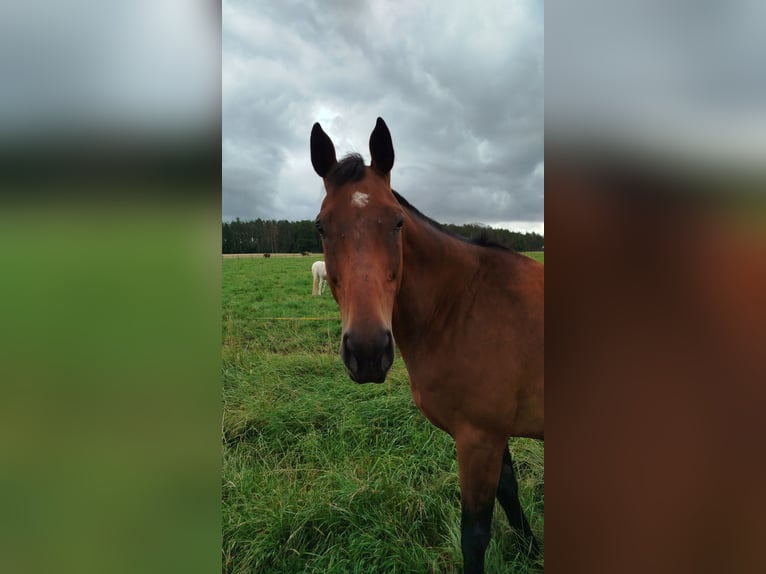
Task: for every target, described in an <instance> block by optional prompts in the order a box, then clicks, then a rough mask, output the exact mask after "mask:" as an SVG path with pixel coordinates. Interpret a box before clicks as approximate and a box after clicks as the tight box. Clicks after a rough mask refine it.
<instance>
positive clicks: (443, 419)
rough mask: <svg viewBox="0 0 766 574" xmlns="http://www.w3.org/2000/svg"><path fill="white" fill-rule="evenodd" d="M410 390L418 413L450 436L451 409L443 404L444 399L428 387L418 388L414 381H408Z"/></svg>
mask: <svg viewBox="0 0 766 574" xmlns="http://www.w3.org/2000/svg"><path fill="white" fill-rule="evenodd" d="M410 389H411V390H412V398H413V399H414V401H415V406H417V407H418V409H419V410H420V412H421V413H423V415H425V417H426V418H427V419H428V420H429V421H430V422H431V423H432V424H433V425H435V426H437V427H439V428H440V429H442V430H444V431H446V432H448V433H450V434H452V433H451V432H450V417H449V413H450V412H452V410H453V409H452V408H451V407H450V406H449V405H448V404H445V400H444V397H439V396H438V394H436V393H435V392H434V391H432V389H431V388H430V387H429V386H428V385H421V386H418V384H417V383H416V382H415V380H414V379H410Z"/></svg>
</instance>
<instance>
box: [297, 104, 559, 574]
mask: <svg viewBox="0 0 766 574" xmlns="http://www.w3.org/2000/svg"><path fill="white" fill-rule="evenodd" d="M310 144H311V163H312V165H313V167H314V170H315V171H316V173H317V174H318V175H319V176H320V177H321V178H322V179H323V180H324V186H325V190H326V195H325V197H324V200H323V201H322V207H321V210H320V212H319V214H318V216H317V218H316V226H317V229H318V230H319V234H320V236H321V238H322V246H323V251H324V255H325V262H326V265H327V277H328V281H329V284H330V290H331V291H332V294H333V296H334V297H335V299H336V301H337V302H338V305H339V307H340V313H341V327H342V335H341V344H340V356H341V359H342V360H343V363H344V365H345V366H346V370H347V371H348V374H349V376H350V378H351V379H352V380H354V381H356V382H358V383H365V382H373V383H382V382H383V381H384V380H385V378H386V374H387V373H388V370H389V369H390V367H391V365H392V363H393V361H394V341H396V345H397V346H398V347H399V350H400V352H401V354H402V358H403V359H404V363H405V365H406V367H407V372H408V374H409V378H410V387H411V390H412V396H413V398H414V400H415V403H416V405H417V406H418V408H419V409H420V410H421V411H422V412H423V414H424V415H425V416H426V417H427V418H428V419H429V420H430V421H431V422H432V423H433V424H435V425H436V426H438V427H439V428H441V429H443V430H445V431H446V432H448V433H449V434H450V435H451V436H452V437H453V438H454V440H455V443H456V446H457V458H458V468H459V478H460V494H461V506H462V521H461V546H462V550H463V561H464V571H465V572H466V573H467V574H471V573H478V572H483V570H484V553H485V551H486V548H487V545H488V543H489V539H490V525H491V521H492V512H493V509H494V501H495V498H497V499H498V501H499V502H500V504H501V506H502V507H503V509H504V511H505V513H506V515H507V517H508V520H509V521H510V523H511V526H512V527H513V528H514V529H515V530H516V531H518V532H519V533H520V534H521V535H522V536H523V538H524V540H525V544H526V547H527V549H528V550H529V552H530V553H531V554H533V555H534V554H536V553H537V552H538V546H537V541H536V540H535V537H534V535H533V534H532V531H531V529H530V527H529V523H528V522H527V519H526V517H525V516H524V512H523V511H522V508H521V505H520V503H519V497H518V486H517V482H516V477H515V474H514V469H513V463H512V460H511V454H510V451H509V449H508V439H509V438H510V437H512V436H521V437H533V438H538V439H542V438H543V436H544V420H543V419H544V408H543V403H544V400H543V399H544V391H543V387H544V384H543V356H544V328H543V324H544V305H543V299H544V272H543V266H542V264H540V263H537V262H536V261H533V260H532V259H530V258H528V257H525V256H523V255H520V254H518V253H516V252H514V251H511V250H508V249H505V248H502V247H498V246H495V245H480V244H475V243H471V242H469V241H466V240H463V239H461V238H458V237H456V236H453V235H451V234H449V233H447V232H446V231H444V230H443V229H442V228H441V227H440V226H439V224H437V223H435V222H434V221H432V220H431V219H429V218H428V217H426V216H424V215H423V214H421V213H420V212H419V211H418V210H417V209H415V208H414V207H413V206H412V205H410V204H409V203H408V202H407V200H405V199H404V198H403V197H402V196H401V195H399V194H398V193H397V192H395V191H394V190H392V189H391V168H392V167H393V165H394V148H393V143H392V141H391V134H390V133H389V130H388V127H387V126H386V124H385V122H383V120H382V119H380V118H378V120H377V123H376V125H375V129H374V130H373V131H372V134H371V135H370V154H371V156H372V162H371V165H369V166H365V165H364V162H363V161H362V158H361V156H358V155H350V156H347V157H346V158H344V159H342V160H341V161H340V162H339V161H337V159H336V156H335V147H334V145H333V143H332V140H331V139H330V138H329V136H327V134H326V133H325V132H324V131H323V130H322V128H321V126H320V125H319V124H318V123H316V124H314V127H313V129H312V130H311V139H310Z"/></svg>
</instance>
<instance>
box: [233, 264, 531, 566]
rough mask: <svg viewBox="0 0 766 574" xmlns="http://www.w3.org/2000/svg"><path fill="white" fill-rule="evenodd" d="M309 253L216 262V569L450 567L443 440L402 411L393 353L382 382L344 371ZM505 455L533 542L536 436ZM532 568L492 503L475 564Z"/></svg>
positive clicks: (332, 312)
mask: <svg viewBox="0 0 766 574" xmlns="http://www.w3.org/2000/svg"><path fill="white" fill-rule="evenodd" d="M531 256H533V257H534V258H536V259H538V260H540V261H542V260H543V253H541V252H540V253H534V254H531ZM318 259H321V255H319V256H314V257H280V256H277V257H271V258H268V259H265V258H263V257H260V256H259V257H252V258H244V257H243V258H239V259H224V260H223V262H222V267H223V280H222V289H223V294H222V307H223V309H222V312H223V320H222V326H223V350H222V354H223V401H224V411H223V421H222V440H223V477H222V488H223V503H222V506H223V550H222V551H223V571H224V572H227V573H238V574H244V573H255V572H264V573H291V572H316V573H337V574H341V573H343V574H347V573H353V572H358V573H403V572H413V573H414V572H424V573H425V572H434V573H450V572H460V571H461V569H462V558H461V552H460V492H459V487H458V478H457V464H456V461H455V447H454V444H453V442H452V439H451V438H450V437H449V436H448V435H446V434H445V433H443V432H442V431H440V430H438V429H436V428H435V427H433V426H432V425H431V424H430V423H429V422H428V421H427V420H426V419H425V418H424V417H423V415H421V414H420V412H419V411H418V410H417V408H416V407H415V405H414V403H413V401H412V397H411V395H410V390H409V385H408V381H407V372H406V370H405V368H404V364H403V363H402V361H401V359H399V358H397V360H396V362H395V364H394V366H393V368H392V371H391V373H390V374H389V377H388V379H387V381H386V383H384V384H382V385H357V384H356V383H353V382H352V381H351V380H350V379H349V378H348V376H347V375H346V373H345V370H344V368H343V365H342V363H341V361H340V359H339V358H338V355H337V350H338V345H339V342H340V320H339V312H338V308H337V305H336V304H335V301H334V300H333V298H332V295H331V294H330V293H329V290H328V291H327V292H325V294H324V295H323V296H321V297H315V296H312V294H311V282H312V279H311V270H310V268H311V263H312V262H313V261H316V260H318ZM511 451H512V454H513V457H514V459H515V460H516V462H517V469H518V474H519V483H520V490H521V499H522V504H523V505H524V507H525V510H526V512H527V516H528V517H529V519H530V523H531V524H532V528H533V530H534V531H535V533H536V535H537V537H538V539H539V541H540V542H541V543H543V542H544V533H543V529H544V518H543V511H544V481H543V458H544V448H543V444H542V443H541V442H539V441H534V440H525V439H516V440H513V441H512V442H511ZM542 568H543V559H542V558H540V559H539V560H538V561H537V562H534V563H532V562H531V561H529V560H528V559H526V558H525V557H524V556H523V555H521V554H520V547H519V546H517V545H516V543H515V540H514V536H513V533H512V531H511V530H510V528H509V526H508V524H507V520H506V518H505V515H504V513H503V512H502V509H501V508H500V506H499V505H498V506H497V507H496V511H495V519H494V523H493V539H492V543H491V545H490V548H489V550H488V553H487V568H486V571H487V572H488V573H493V572H513V573H522V572H539V571H542Z"/></svg>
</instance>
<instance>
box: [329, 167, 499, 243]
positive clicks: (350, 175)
mask: <svg viewBox="0 0 766 574" xmlns="http://www.w3.org/2000/svg"><path fill="white" fill-rule="evenodd" d="M366 169H367V168H366V166H365V165H364V159H363V158H362V156H361V155H359V154H358V153H350V154H348V155H346V156H344V157H343V159H341V160H340V161H339V162H338V163H336V164H335V166H333V168H332V169H331V170H330V173H329V174H327V178H328V179H329V180H330V181H331V182H332V184H333V185H335V186H338V187H339V186H341V185H344V184H347V183H353V182H355V181H361V180H362V179H364V176H365V174H366V173H367V171H366ZM391 191H393V193H394V197H396V200H397V201H398V202H399V205H401V206H402V207H404V208H405V209H407V210H408V211H410V212H411V213H413V214H414V215H415V216H416V217H418V218H419V219H422V220H423V221H425V222H426V223H428V224H429V225H430V226H432V227H433V228H435V229H437V230H439V231H440V232H442V233H444V234H445V235H449V236H450V237H454V238H455V239H459V240H460V241H465V242H466V243H471V244H473V245H480V246H482V247H490V248H493V249H505V250H508V251H512V249H510V248H508V247H506V246H505V245H501V244H500V243H497V242H495V241H492V240H491V239H490V238H489V236H488V234H487V232H484V231H483V232H481V233H480V234H479V235H477V236H476V237H463V236H462V235H458V234H457V233H454V232H452V231H450V230H449V229H447V228H446V227H444V226H443V225H442V224H441V223H439V222H437V221H434V220H433V219H431V218H430V217H428V216H427V215H424V214H423V213H421V212H420V211H419V210H418V209H417V208H416V207H415V206H414V205H412V204H411V203H410V202H409V201H407V200H406V199H404V197H402V196H401V195H400V194H399V193H398V192H397V191H395V190H393V189H392V190H391Z"/></svg>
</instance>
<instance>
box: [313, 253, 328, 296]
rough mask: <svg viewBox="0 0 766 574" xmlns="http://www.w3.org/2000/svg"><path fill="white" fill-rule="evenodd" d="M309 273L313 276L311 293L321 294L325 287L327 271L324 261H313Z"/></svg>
mask: <svg viewBox="0 0 766 574" xmlns="http://www.w3.org/2000/svg"><path fill="white" fill-rule="evenodd" d="M311 275H312V276H313V277H314V285H313V287H312V288H311V294H312V295H321V294H322V293H324V290H325V287H327V271H326V270H325V266H324V261H314V264H313V265H312V266H311Z"/></svg>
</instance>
